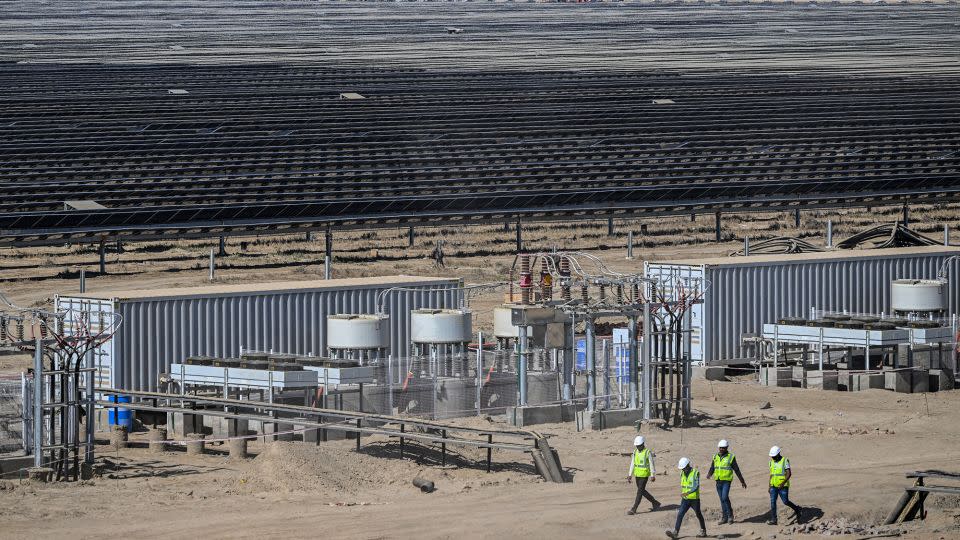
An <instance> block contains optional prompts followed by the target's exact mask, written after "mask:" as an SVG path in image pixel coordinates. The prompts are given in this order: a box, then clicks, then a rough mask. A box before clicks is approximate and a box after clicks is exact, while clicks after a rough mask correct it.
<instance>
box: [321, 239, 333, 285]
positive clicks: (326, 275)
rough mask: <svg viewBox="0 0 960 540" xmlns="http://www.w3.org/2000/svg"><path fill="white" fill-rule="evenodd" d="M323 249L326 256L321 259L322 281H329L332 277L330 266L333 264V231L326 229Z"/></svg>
mask: <svg viewBox="0 0 960 540" xmlns="http://www.w3.org/2000/svg"><path fill="white" fill-rule="evenodd" d="M324 249H325V250H326V254H325V255H324V257H323V279H330V278H331V276H332V275H333V272H332V271H331V268H330V264H331V263H332V262H333V231H331V230H330V229H327V232H326V235H325V242H324Z"/></svg>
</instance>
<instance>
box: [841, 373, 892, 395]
mask: <svg viewBox="0 0 960 540" xmlns="http://www.w3.org/2000/svg"><path fill="white" fill-rule="evenodd" d="M872 388H883V373H851V374H850V383H849V385H848V386H847V390H848V391H850V392H860V391H863V390H870V389H872Z"/></svg>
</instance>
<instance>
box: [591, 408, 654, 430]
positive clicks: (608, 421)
mask: <svg viewBox="0 0 960 540" xmlns="http://www.w3.org/2000/svg"><path fill="white" fill-rule="evenodd" d="M577 414H579V415H582V418H583V424H582V425H584V426H589V427H590V429H591V430H593V431H600V430H603V429H610V428H615V427H623V426H633V425H636V423H637V422H638V421H639V420H640V419H641V418H642V416H643V412H642V411H641V410H640V409H613V410H607V411H592V412H588V411H581V412H579V413H577Z"/></svg>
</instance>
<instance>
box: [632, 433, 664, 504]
mask: <svg viewBox="0 0 960 540" xmlns="http://www.w3.org/2000/svg"><path fill="white" fill-rule="evenodd" d="M645 442H646V441H644V439H643V437H642V436H637V437H636V438H635V439H633V445H634V446H635V447H636V448H635V449H634V451H633V460H632V461H631V462H630V473H629V474H628V475H627V481H630V478H633V479H635V480H636V482H637V498H636V499H634V501H633V506H632V507H631V508H630V510H627V515H628V516H632V515H634V514H636V513H637V507H638V506H640V499H644V498H645V499H647V500H648V501H650V504H652V505H653V509H652V510H654V511H656V510H657V509H658V508H660V502H659V501H657V499H655V498H653V495H651V494H650V492H649V491H647V480H650V481H651V482H656V481H657V478H656V474H657V470H656V468H655V467H654V464H653V452H651V451H650V449H649V448H647V447H646V445H645V444H644V443H645Z"/></svg>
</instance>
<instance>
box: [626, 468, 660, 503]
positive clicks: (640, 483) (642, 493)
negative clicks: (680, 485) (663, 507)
mask: <svg viewBox="0 0 960 540" xmlns="http://www.w3.org/2000/svg"><path fill="white" fill-rule="evenodd" d="M634 480H636V481H637V498H636V499H634V501H633V508H631V509H630V511H631V512H636V511H637V507H638V506H640V499H647V500H648V501H650V504H652V505H654V506H660V503H659V502H658V501H657V500H656V499H654V498H653V495H651V494H650V492H649V491H647V480H649V478H640V477H639V476H636V477H634Z"/></svg>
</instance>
